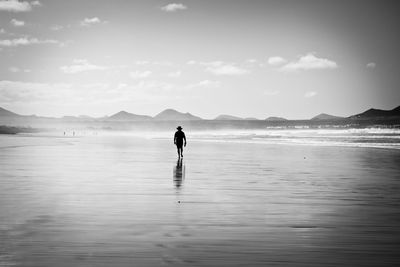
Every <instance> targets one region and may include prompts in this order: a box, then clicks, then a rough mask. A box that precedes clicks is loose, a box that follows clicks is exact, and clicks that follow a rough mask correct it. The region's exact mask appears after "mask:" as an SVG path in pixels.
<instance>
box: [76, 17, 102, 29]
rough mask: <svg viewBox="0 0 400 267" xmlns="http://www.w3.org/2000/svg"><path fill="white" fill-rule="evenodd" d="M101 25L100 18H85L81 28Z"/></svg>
mask: <svg viewBox="0 0 400 267" xmlns="http://www.w3.org/2000/svg"><path fill="white" fill-rule="evenodd" d="M99 23H101V20H100V19H99V18H98V17H93V18H85V19H84V20H82V21H81V22H80V24H81V26H84V27H88V26H92V25H94V24H99Z"/></svg>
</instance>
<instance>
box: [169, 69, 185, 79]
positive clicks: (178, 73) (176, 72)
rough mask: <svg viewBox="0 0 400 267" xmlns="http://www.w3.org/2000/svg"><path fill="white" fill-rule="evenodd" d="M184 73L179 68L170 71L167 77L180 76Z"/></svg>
mask: <svg viewBox="0 0 400 267" xmlns="http://www.w3.org/2000/svg"><path fill="white" fill-rule="evenodd" d="M181 75H182V71H180V70H178V71H174V72H170V73H168V74H167V77H170V78H179V77H181Z"/></svg>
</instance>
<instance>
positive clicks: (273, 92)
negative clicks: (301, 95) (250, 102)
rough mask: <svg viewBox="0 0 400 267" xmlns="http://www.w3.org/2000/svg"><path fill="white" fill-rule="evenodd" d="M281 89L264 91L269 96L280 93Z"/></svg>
mask: <svg viewBox="0 0 400 267" xmlns="http://www.w3.org/2000/svg"><path fill="white" fill-rule="evenodd" d="M279 93H280V92H279V91H278V90H273V91H269V90H266V91H264V93H263V94H264V95H268V96H275V95H279Z"/></svg>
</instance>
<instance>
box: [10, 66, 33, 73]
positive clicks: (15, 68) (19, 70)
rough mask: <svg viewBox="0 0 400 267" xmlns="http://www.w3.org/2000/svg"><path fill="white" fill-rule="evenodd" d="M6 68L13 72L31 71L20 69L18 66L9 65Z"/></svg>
mask: <svg viewBox="0 0 400 267" xmlns="http://www.w3.org/2000/svg"><path fill="white" fill-rule="evenodd" d="M8 70H9V71H10V72H13V73H18V72H25V73H28V72H31V70H30V69H20V68H18V67H9V68H8Z"/></svg>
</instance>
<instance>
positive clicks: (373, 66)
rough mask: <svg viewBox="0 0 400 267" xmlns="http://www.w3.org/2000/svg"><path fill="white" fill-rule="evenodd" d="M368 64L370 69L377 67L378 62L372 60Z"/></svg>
mask: <svg viewBox="0 0 400 267" xmlns="http://www.w3.org/2000/svg"><path fill="white" fill-rule="evenodd" d="M366 66H367V68H368V69H374V68H375V67H376V63H374V62H370V63H368V64H367V65H366Z"/></svg>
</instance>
